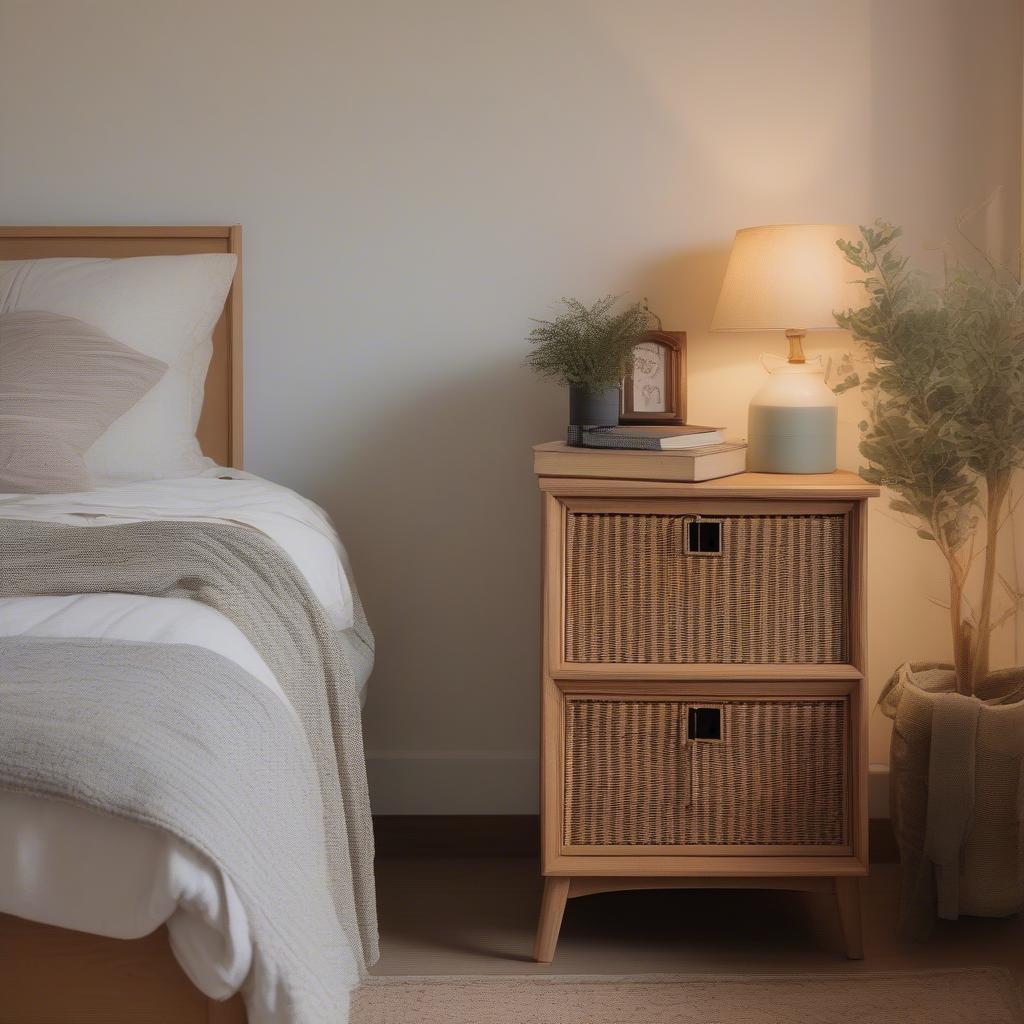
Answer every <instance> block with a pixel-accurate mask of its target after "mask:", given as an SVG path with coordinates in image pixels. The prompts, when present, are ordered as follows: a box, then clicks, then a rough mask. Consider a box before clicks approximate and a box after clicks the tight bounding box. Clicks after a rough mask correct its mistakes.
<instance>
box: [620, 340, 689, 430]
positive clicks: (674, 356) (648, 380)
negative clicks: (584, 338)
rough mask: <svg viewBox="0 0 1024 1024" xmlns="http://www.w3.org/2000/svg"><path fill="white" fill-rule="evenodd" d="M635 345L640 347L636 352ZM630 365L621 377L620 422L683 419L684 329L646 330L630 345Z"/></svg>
mask: <svg viewBox="0 0 1024 1024" xmlns="http://www.w3.org/2000/svg"><path fill="white" fill-rule="evenodd" d="M637 349H640V351H639V352H637ZM633 351H634V354H635V364H634V368H633V369H632V370H631V371H630V372H629V373H627V374H626V376H625V377H624V378H623V381H622V408H621V410H620V412H619V422H620V423H624V424H625V423H635V424H643V425H646V426H682V425H683V424H685V423H686V332H685V331H661V330H658V331H647V332H646V334H643V335H641V337H640V338H639V339H638V340H637V342H636V344H635V345H634V346H633Z"/></svg>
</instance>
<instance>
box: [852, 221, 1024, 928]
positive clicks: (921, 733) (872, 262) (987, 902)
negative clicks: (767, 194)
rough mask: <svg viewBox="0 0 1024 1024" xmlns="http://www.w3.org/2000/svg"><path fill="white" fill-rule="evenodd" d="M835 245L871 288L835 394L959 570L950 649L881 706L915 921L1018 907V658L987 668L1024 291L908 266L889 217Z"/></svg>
mask: <svg viewBox="0 0 1024 1024" xmlns="http://www.w3.org/2000/svg"><path fill="white" fill-rule="evenodd" d="M861 235H862V237H861V239H860V240H857V241H841V242H840V243H839V245H840V248H842V250H843V251H844V252H845V254H846V257H847V259H848V260H849V262H850V263H851V264H853V266H854V267H856V268H857V269H858V270H859V271H861V273H862V275H863V278H864V282H863V283H864V284H865V286H866V287H867V292H868V301H867V303H866V305H865V306H864V307H863V308H861V309H857V310H850V311H848V312H846V313H842V314H837V316H836V319H837V321H838V323H839V325H840V326H841V327H844V328H846V329H847V330H849V331H851V332H852V334H853V336H854V338H855V339H857V340H858V341H859V342H860V343H861V345H862V346H863V354H864V355H865V356H866V359H867V371H866V374H864V375H861V374H860V373H857V372H855V369H854V365H853V364H852V363H851V365H849V366H848V367H846V368H845V370H843V372H844V373H846V374H847V376H846V379H845V380H844V381H843V383H842V384H841V385H840V387H839V388H837V389H836V390H839V391H841V390H844V389H846V388H848V387H853V386H856V385H858V384H860V385H862V387H863V389H864V393H865V397H866V406H867V415H866V418H865V420H864V421H863V422H862V423H861V425H860V426H861V443H860V451H861V454H862V455H863V456H864V458H865V460H866V462H867V465H866V466H865V467H864V468H862V470H861V474H862V475H863V476H864V478H865V479H867V480H869V481H872V482H873V483H877V484H881V485H884V486H886V487H888V488H889V489H890V491H891V492H892V500H891V502H890V506H891V508H892V509H893V510H894V511H896V512H898V513H900V514H902V515H903V516H904V517H906V519H907V521H908V522H909V524H910V525H911V526H913V528H914V529H915V530H916V533H917V536H918V537H920V538H921V539H922V540H924V541H926V542H927V543H929V544H934V545H936V547H937V548H938V550H939V552H940V553H941V555H942V557H943V559H944V560H945V562H946V565H947V567H948V576H949V622H950V631H951V640H952V651H953V662H952V664H942V663H937V662H908V663H906V664H904V665H902V666H901V667H900V668H899V669H898V670H897V671H896V673H895V674H894V675H893V677H892V679H891V680H890V681H889V683H888V685H887V686H886V688H885V691H884V692H883V694H882V697H881V699H880V702H879V703H880V707H881V709H882V710H883V712H884V713H885V714H887V715H888V716H889V717H890V718H892V719H893V720H894V731H893V739H892V747H891V754H890V760H891V775H890V785H891V812H890V813H891V815H892V819H893V826H894V828H895V831H896V837H897V840H898V842H899V846H900V858H901V861H902V863H903V920H904V924H905V925H906V926H908V927H909V928H910V929H911V930H913V931H917V932H922V931H925V930H926V929H927V928H928V927H929V926H930V924H931V921H932V919H933V917H934V915H935V913H936V912H937V913H938V915H939V916H940V917H944V918H955V917H957V916H958V915H959V914H961V913H962V914H974V915H983V916H1003V915H1007V914H1011V913H1015V912H1017V911H1019V910H1021V909H1022V908H1024V828H1022V823H1024V774H1022V766H1024V668H1011V669H1004V670H1002V671H999V672H993V671H991V668H990V663H989V658H990V646H991V639H992V634H993V632H994V631H995V630H996V629H997V628H999V627H1000V626H1001V625H1003V624H1005V623H1007V622H1011V623H1014V622H1016V616H1017V613H1018V610H1019V608H1020V604H1021V599H1022V594H1021V593H1020V592H1019V590H1020V588H1019V587H1017V586H1016V585H1015V584H1014V583H1012V582H1011V580H1009V579H1007V578H1006V576H1005V575H1002V574H1001V573H1000V571H999V565H1000V563H999V554H1000V540H1001V539H1002V537H1003V534H1004V533H1009V532H1010V531H1011V530H1012V529H1013V510H1014V506H1015V505H1016V503H1017V501H1018V500H1019V498H1015V497H1014V493H1013V485H1014V476H1015V474H1016V472H1017V471H1018V470H1019V469H1020V468H1021V467H1024V289H1022V288H1021V286H1020V284H1019V283H1018V282H1017V281H1016V280H1014V279H1013V278H1012V276H1011V275H1009V274H1008V273H1006V272H1005V271H1003V270H1001V269H1000V268H999V267H997V266H995V265H993V264H991V263H986V265H985V267H984V269H982V270H974V269H971V268H969V267H965V266H957V267H955V268H953V269H952V270H951V271H950V272H948V273H947V279H946V281H945V282H944V284H943V285H941V286H940V287H932V286H929V285H928V284H927V282H926V281H925V280H924V279H923V278H922V277H921V276H920V275H919V274H917V273H915V272H913V271H911V270H909V269H908V266H907V260H906V258H904V257H902V256H900V255H899V253H898V252H897V249H896V243H897V240H898V238H899V236H900V231H899V229H897V228H894V227H892V226H891V225H889V224H885V223H883V222H881V221H879V222H877V223H876V225H875V227H873V228H861Z"/></svg>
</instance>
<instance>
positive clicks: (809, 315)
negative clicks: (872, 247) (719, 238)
mask: <svg viewBox="0 0 1024 1024" xmlns="http://www.w3.org/2000/svg"><path fill="white" fill-rule="evenodd" d="M859 237H860V231H859V229H858V228H856V227H853V226H851V225H846V224H773V225H769V226H767V227H758V228H743V229H741V230H740V231H737V232H736V238H735V240H734V242H733V245H732V252H731V253H730V255H729V265H728V267H726V271H725V280H724V281H723V282H722V291H721V294H720V295H719V297H718V306H717V307H716V309H715V316H714V319H713V320H712V322H711V329H712V330H713V331H785V333H786V337H787V338H788V339H789V358H788V360H785V361H783V360H782V359H781V358H779V357H778V356H772V355H763V356H762V357H761V362H762V364H763V365H764V367H765V369H766V370H768V372H769V374H770V377H769V381H768V383H767V384H766V385H765V386H764V387H763V388H762V389H761V390H760V391H759V392H758V393H757V395H755V397H754V399H753V401H752V402H751V404H750V418H749V424H748V438H747V440H748V443H749V446H750V447H749V450H748V456H747V457H748V466H749V468H750V469H752V470H754V471H755V472H762V473H829V472H832V471H833V470H834V469H835V468H836V399H835V395H833V393H832V391H831V390H830V389H829V387H828V385H826V383H825V370H824V366H823V365H822V362H821V359H820V358H818V359H813V360H810V361H808V360H807V357H806V356H805V355H804V347H803V340H804V336H805V335H806V333H807V332H808V331H814V330H828V331H835V330H838V327H837V325H836V321H835V317H834V315H833V314H834V312H835V311H836V310H846V309H849V308H850V307H857V306H860V305H863V302H864V289H863V286H861V285H859V284H855V283H853V282H854V280H855V279H856V277H857V270H856V268H854V267H852V266H851V265H850V264H849V263H847V262H846V259H845V257H844V256H843V253H842V251H841V250H840V249H839V247H838V246H837V245H836V240H837V239H839V238H847V239H857V238H859Z"/></svg>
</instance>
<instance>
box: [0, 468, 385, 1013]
mask: <svg viewBox="0 0 1024 1024" xmlns="http://www.w3.org/2000/svg"><path fill="white" fill-rule="evenodd" d="M0 516H7V517H12V518H27V519H40V520H45V521H54V522H73V523H77V524H79V525H82V526H83V527H88V526H92V525H100V524H102V523H110V522H131V521H139V520H149V519H200V520H213V521H228V522H232V523H235V524H237V525H239V526H241V527H243V528H249V529H257V530H260V531H262V532H263V533H265V534H266V535H267V536H268V537H270V538H271V539H272V540H274V541H275V542H276V543H277V544H278V545H279V546H280V547H281V548H282V549H283V550H284V551H285V552H286V553H287V554H288V555H289V556H290V557H291V559H292V560H293V561H294V563H295V564H296V566H297V567H298V568H299V570H300V572H301V573H302V575H303V576H304V577H305V578H306V580H307V582H308V583H309V585H310V587H311V589H312V590H313V592H314V593H315V594H316V596H317V598H318V600H320V602H321V603H322V604H323V606H324V608H325V609H326V610H327V611H328V615H329V617H330V620H331V623H332V625H334V626H335V628H337V629H338V633H339V637H340V639H341V641H342V643H343V645H344V646H345V648H346V652H347V653H348V655H349V661H350V664H351V665H352V667H353V670H354V671H355V673H356V676H357V679H358V683H359V688H360V692H361V695H362V693H363V692H364V688H365V685H366V682H367V680H368V678H369V674H370V670H371V668H372V663H373V655H372V652H370V651H368V650H367V649H366V648H365V647H364V646H363V644H362V643H361V641H359V639H358V638H357V637H356V636H355V633H354V631H353V630H352V628H351V627H352V616H353V598H352V589H351V584H350V583H349V579H350V569H349V565H348V559H347V556H346V554H345V550H344V547H343V546H342V544H341V542H340V540H339V539H338V537H337V535H336V533H335V531H334V529H333V527H332V526H331V524H330V521H329V519H328V518H327V516H326V515H325V514H324V513H323V512H322V511H321V510H320V509H318V508H317V507H316V506H315V505H313V504H312V503H311V502H308V501H306V500H305V499H303V498H301V497H300V496H299V495H297V494H295V493H294V492H292V491H289V490H287V489H286V488H283V487H278V486H277V485H274V484H271V483H269V482H268V481H265V480H261V479H260V478H258V477H253V476H251V475H250V474H242V473H239V472H236V471H229V470H223V469H218V470H215V471H211V472H209V473H207V474H204V476H202V477H196V478H189V479H185V480H162V481H146V482H144V483H138V484H128V485H123V486H119V487H106V488H101V489H98V490H96V491H92V492H89V493H87V494H80V495H0ZM0 636H41V637H94V638H102V639H113V640H118V641H129V642H130V641H144V642H150V643H182V644H191V645H194V646H200V647H205V648H207V649H209V650H211V651H214V652H215V653H217V654H219V655H221V656H222V657H225V658H228V659H230V660H232V661H234V662H235V663H237V664H238V665H240V666H241V667H242V668H244V669H245V670H246V671H247V672H248V673H249V674H250V675H252V676H253V677H254V678H256V679H257V680H259V681H260V682H262V683H263V684H264V685H265V686H267V687H268V688H269V689H271V690H272V691H273V692H274V693H275V694H276V695H277V696H278V697H279V698H280V700H282V701H283V702H285V703H287V699H286V697H285V695H284V692H283V691H282V689H281V687H280V686H279V684H278V682H277V680H276V679H275V678H274V676H273V673H272V672H271V671H270V669H269V668H268V667H267V665H266V663H265V662H264V660H263V659H262V658H261V657H260V655H259V654H258V653H257V651H256V650H255V648H254V647H253V646H252V644H251V643H250V642H249V641H248V640H247V639H246V637H245V636H244V635H243V634H242V633H241V631H240V630H239V629H238V628H237V627H236V626H235V625H234V624H233V623H232V622H231V621H229V620H228V619H227V618H225V617H224V616H223V615H221V614H220V613H219V612H217V611H214V610H213V609H212V608H209V607H207V606H205V605H202V604H199V603H197V602H194V601H188V600H179V599H170V598H153V597H142V596H137V595H129V594H89V595H77V596H71V597H18V598H10V599H4V600H0ZM0 913H6V914H13V915H16V916H19V917H23V918H26V919H29V920H33V921H38V922H40V923H43V924H48V925H55V926H57V927H62V928H71V929H76V930H79V931H85V932H91V933H94V934H97V935H106V936H110V937H113V938H124V939H132V938H139V937H141V936H143V935H147V934H149V933H150V932H152V931H153V930H155V929H156V928H159V927H160V926H161V925H162V924H166V925H167V928H168V931H169V934H170V941H171V948H172V950H173V952H174V954H175V956H176V957H177V959H178V961H179V963H180V964H181V966H182V968H183V970H184V971H185V973H186V974H187V975H188V976H189V978H190V979H191V980H192V982H193V983H194V984H195V985H196V986H197V987H198V988H199V989H200V990H201V991H203V992H204V993H206V994H207V995H209V996H211V997H213V998H220V999H223V998H227V997H228V996H230V995H231V994H233V993H234V992H236V991H237V990H238V989H239V987H240V986H241V984H242V982H243V981H244V980H245V978H246V976H247V974H248V973H249V967H250V963H251V961H252V941H251V938H250V931H249V927H248V922H247V920H246V914H245V910H244V908H243V907H242V904H241V902H240V900H239V899H238V896H237V894H236V892H235V889H234V886H233V885H232V882H231V879H230V878H228V877H226V875H225V874H224V873H223V872H222V871H221V870H220V869H219V868H217V867H216V866H215V865H214V864H213V863H212V862H211V861H209V860H208V859H207V858H206V857H205V856H204V855H203V854H201V853H200V852H199V851H197V850H195V849H193V848H192V847H190V846H189V845H188V844H186V843H184V842H183V841H181V840H179V839H177V838H176V837H174V836H172V835H170V834H169V833H166V832H163V831H162V830H160V829H157V828H151V827H148V826H146V825H142V824H139V823H137V822H134V821H128V820H124V819H120V818H116V817H113V816H111V815H106V814H103V813H101V812H98V811H94V810H90V809H87V808H84V807H80V806H77V805H71V804H67V803H62V802H59V801H52V800H46V799H42V798H39V797H35V796H27V795H24V794H14V793H8V792H4V791H0Z"/></svg>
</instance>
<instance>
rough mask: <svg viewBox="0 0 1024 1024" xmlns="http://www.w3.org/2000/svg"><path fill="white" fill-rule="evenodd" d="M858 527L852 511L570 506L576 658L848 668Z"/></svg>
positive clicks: (572, 650) (569, 657)
mask: <svg viewBox="0 0 1024 1024" xmlns="http://www.w3.org/2000/svg"><path fill="white" fill-rule="evenodd" d="M696 521H701V522H704V523H716V522H717V523H719V524H720V526H719V527H718V528H714V527H712V528H711V530H710V532H708V531H706V530H703V531H695V530H694V528H693V526H692V524H693V523H694V522H696ZM847 528H848V527H847V516H846V515H845V514H844V513H836V514H831V513H829V514H818V513H802V512H801V513H793V514H790V513H785V514H772V513H769V514H755V515H747V514H735V513H728V514H722V515H718V514H715V513H714V511H708V512H707V513H706V514H702V515H700V516H695V515H694V514H678V515H676V514H661V513H657V512H647V511H637V512H589V511H578V510H572V509H570V510H569V511H568V512H567V515H566V531H565V580H564V585H565V591H564V592H565V617H564V623H565V644H564V655H565V661H566V662H571V663H576V664H652V665H653V664H668V665H672V664H680V665H681V664H735V665H756V664H800V663H803V664H841V663H843V662H846V661H847V660H848V657H849V653H848V646H849V645H848V635H847V634H848V615H847ZM706 548H711V549H712V550H711V551H707V550H704V549H706Z"/></svg>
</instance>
